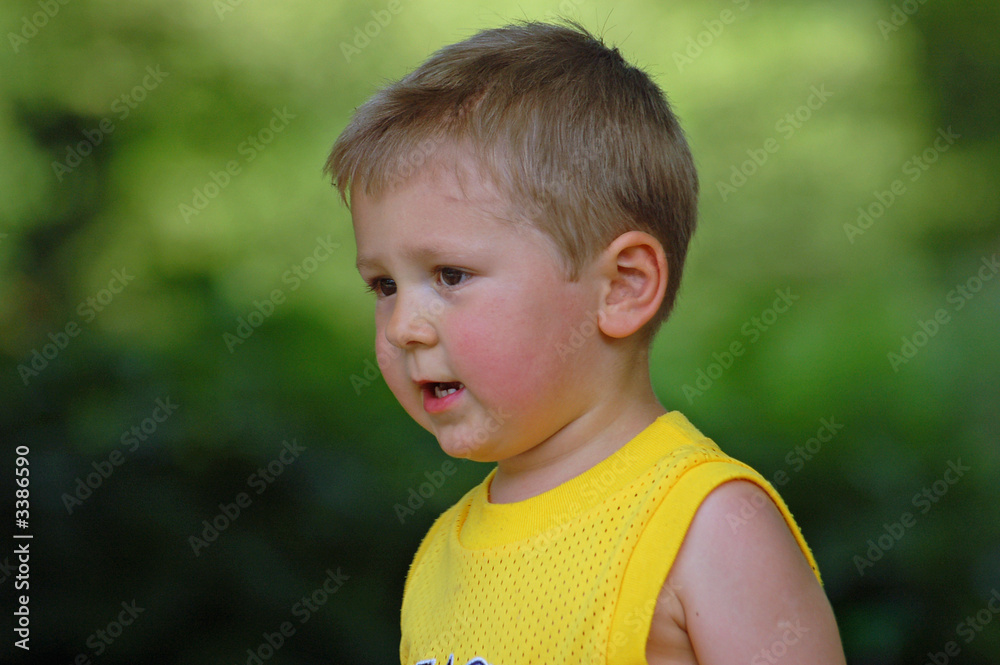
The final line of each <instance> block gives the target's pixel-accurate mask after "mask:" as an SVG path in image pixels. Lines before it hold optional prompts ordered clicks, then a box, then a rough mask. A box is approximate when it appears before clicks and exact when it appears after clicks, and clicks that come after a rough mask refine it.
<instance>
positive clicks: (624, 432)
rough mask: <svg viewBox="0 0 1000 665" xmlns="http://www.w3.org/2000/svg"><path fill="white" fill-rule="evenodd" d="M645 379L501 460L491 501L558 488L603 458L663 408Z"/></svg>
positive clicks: (511, 499) (518, 498) (510, 500)
mask: <svg viewBox="0 0 1000 665" xmlns="http://www.w3.org/2000/svg"><path fill="white" fill-rule="evenodd" d="M666 412H667V410H666V409H665V408H663V405H662V404H660V402H659V400H658V399H657V398H656V395H655V394H654V393H653V389H652V386H650V385H649V384H648V383H646V384H645V386H644V387H643V388H641V389H639V390H636V391H634V392H633V393H631V394H627V393H624V392H619V393H617V394H616V399H613V400H607V401H605V402H603V403H602V404H600V405H598V406H596V407H595V408H593V409H590V410H588V411H587V412H586V413H584V414H583V415H582V416H580V417H579V418H577V419H575V420H573V421H572V422H570V423H568V424H567V425H566V426H564V427H563V428H562V429H560V430H559V431H558V432H556V433H555V434H553V435H552V436H551V437H549V438H548V439H546V440H545V441H543V442H541V443H540V444H538V445H536V446H535V447H533V448H531V449H530V450H528V451H525V452H524V453H521V454H520V455H517V456H516V457H514V458H509V459H505V460H500V461H499V462H498V463H497V472H496V474H495V475H494V477H493V481H492V483H491V485H490V491H489V501H490V503H513V502H515V501H524V500H525V499H530V498H531V497H533V496H537V495H539V494H542V493H543V492H547V491H548V490H550V489H553V488H555V487H558V486H559V485H561V484H563V483H565V482H566V481H568V480H570V479H571V478H575V477H576V476H578V475H580V474H581V473H584V472H585V471H587V470H588V469H590V468H592V467H594V466H596V465H597V464H599V463H600V462H602V461H603V460H605V459H607V458H608V457H610V456H611V455H613V454H614V453H615V452H617V451H618V450H619V449H620V448H621V447H622V446H624V445H625V444H626V443H628V442H629V441H631V440H632V439H633V438H635V436H636V435H638V434H639V433H640V432H641V431H642V430H644V429H646V428H647V427H648V426H649V425H650V424H651V423H652V422H653V421H654V420H656V419H657V418H659V417H660V416H662V415H663V414H664V413H666Z"/></svg>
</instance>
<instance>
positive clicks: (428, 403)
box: [416, 380, 465, 413]
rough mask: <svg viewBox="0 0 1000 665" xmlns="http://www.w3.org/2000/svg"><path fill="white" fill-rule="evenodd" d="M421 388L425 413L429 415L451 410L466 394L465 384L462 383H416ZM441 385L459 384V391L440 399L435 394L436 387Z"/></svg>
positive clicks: (421, 381)
mask: <svg viewBox="0 0 1000 665" xmlns="http://www.w3.org/2000/svg"><path fill="white" fill-rule="evenodd" d="M416 383H417V385H419V386H420V394H421V396H422V397H423V401H424V411H426V412H427V413H441V412H442V411H445V410H447V409H448V408H450V407H451V406H452V405H453V404H454V403H455V402H456V401H457V400H458V399H460V398H461V396H462V395H464V394H465V384H464V383H462V382H461V381H426V380H420V381H417V382H416ZM439 383H455V384H458V386H457V387H458V390H456V391H455V392H453V393H451V394H449V395H445V396H444V397H438V396H436V395H435V394H434V386H436V385H438V384H439Z"/></svg>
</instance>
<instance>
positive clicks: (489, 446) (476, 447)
mask: <svg viewBox="0 0 1000 665" xmlns="http://www.w3.org/2000/svg"><path fill="white" fill-rule="evenodd" d="M432 434H434V436H435V437H436V438H437V441H438V445H439V446H441V450H443V451H444V453H445V454H446V455H448V456H449V457H454V458H456V459H467V460H470V461H473V462H495V461H497V457H496V455H495V447H494V445H493V444H494V442H493V441H490V440H487V441H482V442H479V441H470V440H469V439H463V438H461V437H456V436H449V435H448V434H444V433H437V432H432Z"/></svg>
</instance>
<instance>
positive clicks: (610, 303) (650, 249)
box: [599, 231, 667, 339]
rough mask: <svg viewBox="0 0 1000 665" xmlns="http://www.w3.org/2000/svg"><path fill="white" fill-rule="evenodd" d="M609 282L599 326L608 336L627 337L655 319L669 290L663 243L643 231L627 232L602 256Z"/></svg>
mask: <svg viewBox="0 0 1000 665" xmlns="http://www.w3.org/2000/svg"><path fill="white" fill-rule="evenodd" d="M601 262H602V265H601V271H602V275H603V277H604V278H605V279H606V280H607V281H606V284H605V289H604V293H603V296H602V301H601V316H600V317H599V325H600V328H601V332H603V333H604V334H605V335H608V336H609V337H614V338H619V339H621V338H625V337H628V336H630V335H633V334H635V333H636V332H638V331H639V330H640V329H641V328H642V327H643V326H644V325H645V324H646V323H647V322H649V321H650V320H651V319H653V318H654V317H655V316H656V313H657V312H658V311H659V309H660V305H661V304H662V303H663V298H664V295H665V294H666V291H667V258H666V254H665V253H664V251H663V245H662V244H660V241H659V240H657V239H656V238H654V237H653V236H651V235H650V234H648V233H644V232H642V231H627V232H626V233H623V234H622V235H620V236H618V237H617V238H615V239H614V241H613V242H612V243H611V244H610V245H608V247H607V249H605V250H604V252H603V253H602V255H601Z"/></svg>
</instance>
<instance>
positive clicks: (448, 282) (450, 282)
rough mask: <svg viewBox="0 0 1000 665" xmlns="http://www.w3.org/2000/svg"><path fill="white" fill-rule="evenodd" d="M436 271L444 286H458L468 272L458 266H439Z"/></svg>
mask: <svg viewBox="0 0 1000 665" xmlns="http://www.w3.org/2000/svg"><path fill="white" fill-rule="evenodd" d="M438 272H439V273H440V275H441V283H442V284H444V285H445V286H458V285H459V284H461V283H462V281H463V280H464V279H465V278H466V277H467V276H468V274H469V273H467V272H465V271H464V270H459V269H458V268H441V269H440V270H439V271H438Z"/></svg>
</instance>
